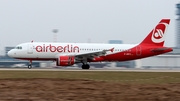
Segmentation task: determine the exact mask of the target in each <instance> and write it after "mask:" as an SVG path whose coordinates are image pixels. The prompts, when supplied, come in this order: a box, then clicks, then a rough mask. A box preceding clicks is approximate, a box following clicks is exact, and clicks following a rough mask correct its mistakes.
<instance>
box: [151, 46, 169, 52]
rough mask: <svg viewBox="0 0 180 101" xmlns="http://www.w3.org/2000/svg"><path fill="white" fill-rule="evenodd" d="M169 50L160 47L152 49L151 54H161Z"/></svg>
mask: <svg viewBox="0 0 180 101" xmlns="http://www.w3.org/2000/svg"><path fill="white" fill-rule="evenodd" d="M168 49H170V48H167V47H162V48H154V49H152V50H151V52H163V51H165V50H168Z"/></svg>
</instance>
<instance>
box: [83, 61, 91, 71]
mask: <svg viewBox="0 0 180 101" xmlns="http://www.w3.org/2000/svg"><path fill="white" fill-rule="evenodd" d="M82 63H83V65H82V69H89V68H90V66H89V64H87V63H86V64H85V63H84V62H82Z"/></svg>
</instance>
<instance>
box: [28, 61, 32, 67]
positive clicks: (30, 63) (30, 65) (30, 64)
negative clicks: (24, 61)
mask: <svg viewBox="0 0 180 101" xmlns="http://www.w3.org/2000/svg"><path fill="white" fill-rule="evenodd" d="M31 68H32V60H29V65H28V69H31Z"/></svg>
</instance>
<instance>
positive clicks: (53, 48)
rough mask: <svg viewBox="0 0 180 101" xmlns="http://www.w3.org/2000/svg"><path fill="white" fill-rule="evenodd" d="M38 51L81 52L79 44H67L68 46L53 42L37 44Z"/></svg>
mask: <svg viewBox="0 0 180 101" xmlns="http://www.w3.org/2000/svg"><path fill="white" fill-rule="evenodd" d="M36 51H37V52H59V53H61V52H69V53H72V52H79V47H78V46H73V45H69V44H68V45H66V46H53V45H51V44H49V45H46V44H43V45H38V46H36Z"/></svg>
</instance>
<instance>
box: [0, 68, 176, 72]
mask: <svg viewBox="0 0 180 101" xmlns="http://www.w3.org/2000/svg"><path fill="white" fill-rule="evenodd" d="M3 70H4V71H113V72H117V71H120V72H180V69H118V68H91V69H89V70H83V69H81V68H32V69H28V68H0V71H3Z"/></svg>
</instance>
